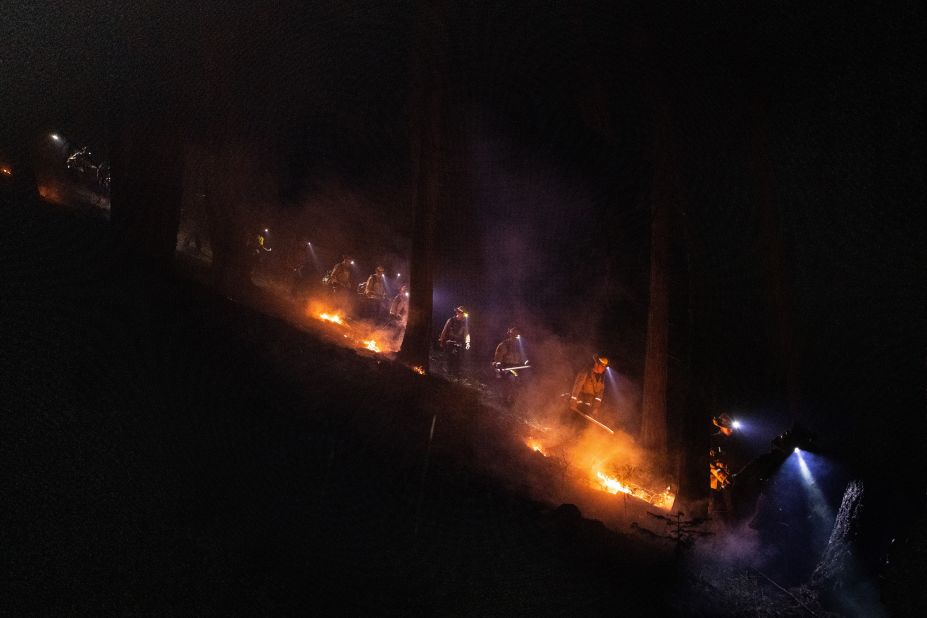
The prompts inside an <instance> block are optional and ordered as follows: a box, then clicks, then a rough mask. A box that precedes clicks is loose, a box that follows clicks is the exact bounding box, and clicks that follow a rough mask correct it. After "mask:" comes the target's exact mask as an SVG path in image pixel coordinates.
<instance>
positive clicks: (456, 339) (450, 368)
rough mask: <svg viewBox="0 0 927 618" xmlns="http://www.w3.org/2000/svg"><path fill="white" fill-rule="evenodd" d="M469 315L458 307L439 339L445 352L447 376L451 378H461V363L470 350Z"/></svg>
mask: <svg viewBox="0 0 927 618" xmlns="http://www.w3.org/2000/svg"><path fill="white" fill-rule="evenodd" d="M468 318H469V314H468V313H467V311H466V310H465V309H464V308H463V307H457V308H456V309H455V310H454V315H453V316H451V317H450V318H448V320H447V322H445V323H444V328H443V329H442V330H441V335H440V336H439V337H438V345H439V346H441V349H442V350H444V358H445V361H446V363H447V374H448V376H450V377H451V378H459V377H460V363H461V360H462V358H461V357H462V355H463V352H464V351H465V350H469V349H470V324H469V319H468Z"/></svg>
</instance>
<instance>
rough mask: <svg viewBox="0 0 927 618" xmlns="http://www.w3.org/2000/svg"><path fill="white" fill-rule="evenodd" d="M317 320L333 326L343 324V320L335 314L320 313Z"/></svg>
mask: <svg viewBox="0 0 927 618" xmlns="http://www.w3.org/2000/svg"><path fill="white" fill-rule="evenodd" d="M319 319H321V320H322V321H323V322H332V323H333V324H344V320H343V319H341V316H340V315H338V314H337V313H320V314H319Z"/></svg>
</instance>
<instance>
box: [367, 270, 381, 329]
mask: <svg viewBox="0 0 927 618" xmlns="http://www.w3.org/2000/svg"><path fill="white" fill-rule="evenodd" d="M384 272H385V271H384V270H383V267H382V266H377V269H376V270H375V271H374V273H373V274H372V275H370V276H369V277H367V283H366V284H364V299H365V301H366V303H367V316H368V317H369V318H370V319H371V320H375V321H377V322H379V321H381V319H382V317H383V313H384V311H385V309H386V281H384V279H385V275H384V274H383V273H384Z"/></svg>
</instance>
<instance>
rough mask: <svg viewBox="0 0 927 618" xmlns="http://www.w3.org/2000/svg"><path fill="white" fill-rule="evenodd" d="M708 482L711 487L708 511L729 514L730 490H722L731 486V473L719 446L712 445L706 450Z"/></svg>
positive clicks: (730, 507)
mask: <svg viewBox="0 0 927 618" xmlns="http://www.w3.org/2000/svg"><path fill="white" fill-rule="evenodd" d="M708 482H709V485H710V487H711V495H710V496H709V501H708V508H709V512H718V511H720V512H722V514H728V515H730V514H731V512H732V509H733V505H732V501H731V492H730V491H724V490H725V489H726V488H728V487H730V486H731V483H732V482H733V475H732V474H731V471H730V468H728V465H727V462H726V461H725V457H724V452H722V451H721V447H720V446H715V447H712V448H711V450H709V451H708Z"/></svg>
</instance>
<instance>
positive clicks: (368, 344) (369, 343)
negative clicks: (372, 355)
mask: <svg viewBox="0 0 927 618" xmlns="http://www.w3.org/2000/svg"><path fill="white" fill-rule="evenodd" d="M364 347H365V348H367V349H368V350H370V351H371V352H379V351H380V348H378V347H377V342H376V341H374V340H373V339H368V340H365V341H364Z"/></svg>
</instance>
